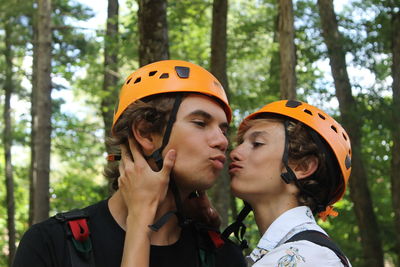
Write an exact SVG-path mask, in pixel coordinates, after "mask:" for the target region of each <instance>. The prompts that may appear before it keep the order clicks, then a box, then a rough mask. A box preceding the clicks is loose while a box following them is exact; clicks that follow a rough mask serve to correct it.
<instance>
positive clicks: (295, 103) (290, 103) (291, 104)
mask: <svg viewBox="0 0 400 267" xmlns="http://www.w3.org/2000/svg"><path fill="white" fill-rule="evenodd" d="M301 104H302V103H301V102H300V101H296V100H288V101H287V102H286V106H287V107H288V108H297V107H298V106H301Z"/></svg>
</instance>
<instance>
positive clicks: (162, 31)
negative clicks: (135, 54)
mask: <svg viewBox="0 0 400 267" xmlns="http://www.w3.org/2000/svg"><path fill="white" fill-rule="evenodd" d="M138 18H139V40H140V41H139V64H140V66H144V65H147V64H149V63H152V62H155V61H159V60H165V59H169V44H168V25H167V1H166V0H139V11H138Z"/></svg>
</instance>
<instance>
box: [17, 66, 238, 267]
mask: <svg viewBox="0 0 400 267" xmlns="http://www.w3.org/2000/svg"><path fill="white" fill-rule="evenodd" d="M230 120H231V110H230V108H229V105H228V101H227V98H226V95H225V92H224V90H223V88H222V86H221V85H220V83H219V82H218V81H217V80H216V78H215V77H214V76H212V75H211V74H210V73H209V72H208V71H206V70H205V69H203V68H201V67H199V66H197V65H194V64H191V63H188V62H184V61H177V60H166V61H160V62H156V63H153V64H149V65H147V66H145V67H142V68H141V69H139V70H137V71H136V72H134V73H132V74H131V75H130V76H129V77H128V78H127V80H126V81H125V83H124V85H123V87H122V89H121V92H120V97H119V104H118V107H117V108H116V111H115V115H114V123H113V126H112V134H113V137H112V138H111V139H110V140H109V143H110V144H112V145H114V146H115V148H116V152H117V155H114V156H113V157H110V160H113V159H119V158H121V159H122V161H120V162H118V163H117V164H115V165H114V166H111V168H109V169H108V170H106V172H105V173H106V176H107V177H109V178H111V179H114V181H113V187H114V189H118V183H119V180H120V179H121V180H122V181H123V182H121V186H122V187H125V188H126V187H127V186H129V185H130V184H127V183H126V180H127V179H126V177H130V176H132V175H137V174H140V172H141V171H160V177H163V176H165V175H163V174H165V173H170V175H169V176H168V178H169V180H168V181H165V182H168V183H169V186H168V189H167V190H166V191H165V190H159V189H158V188H157V187H156V186H155V187H151V186H150V188H147V189H148V190H136V191H135V193H134V194H132V195H127V194H122V192H121V190H117V191H116V192H115V193H114V194H113V195H112V196H111V198H109V199H107V200H104V201H102V202H100V203H97V204H94V205H92V206H89V207H87V208H85V209H83V210H81V211H83V212H84V213H85V214H83V215H79V214H77V213H76V212H75V213H72V215H71V213H67V214H64V215H63V216H56V217H57V218H50V219H48V220H46V221H44V222H42V223H39V224H37V225H34V226H32V227H31V228H30V229H29V230H28V231H27V232H26V234H25V235H24V237H23V238H22V240H21V243H20V245H19V248H18V251H17V254H16V258H15V261H14V265H13V266H14V267H20V266H52V267H53V266H105V267H106V266H107V267H110V266H120V265H121V262H122V258H124V262H123V264H126V263H128V264H129V262H136V261H135V257H136V256H137V257H140V259H144V260H145V261H146V259H147V260H148V261H149V262H141V264H142V263H143V264H144V266H146V264H149V265H150V266H157V267H162V266H178V267H179V266H245V263H244V260H243V258H242V255H241V251H240V250H239V249H238V248H236V247H235V246H234V245H233V244H231V243H230V242H229V241H227V240H222V239H220V238H219V236H218V235H216V232H215V231H212V229H209V228H208V227H207V226H205V225H203V224H201V223H197V222H194V221H193V220H191V219H190V218H189V216H188V212H187V209H186V210H185V211H184V204H185V203H187V202H190V201H191V200H190V199H189V197H190V198H193V195H194V193H193V192H197V191H204V190H206V189H208V188H210V187H211V186H212V185H213V183H214V182H215V180H216V178H217V176H218V175H219V173H220V171H221V170H222V167H223V164H224V161H225V155H224V154H225V152H226V149H227V146H228V140H227V139H226V136H225V133H226V131H227V128H228V124H229V122H230ZM167 151H169V152H168V153H166V152H167ZM121 152H122V153H121ZM119 154H120V155H119ZM138 154H140V157H142V156H143V157H144V158H146V160H147V162H148V164H149V165H150V166H151V169H145V168H143V167H142V166H141V165H140V162H141V161H140V160H143V159H142V158H140V157H138ZM164 158H165V159H166V160H165V163H164V162H163V161H164ZM133 159H135V163H133ZM143 161H144V160H143ZM173 164H174V168H173V170H172V171H171V168H172V165H173ZM135 179H136V180H137V181H139V182H140V176H135ZM133 191H134V190H133ZM154 192H156V194H159V195H160V197H159V199H158V200H157V201H156V202H152V203H147V195H146V194H154ZM131 198H134V199H135V200H138V199H139V200H140V201H142V203H143V205H142V206H141V205H131V203H137V201H134V202H132V201H130V199H131ZM140 201H139V202H140ZM182 203H183V204H182ZM142 207H146V209H143V208H142ZM190 212H191V211H190V210H189V213H190ZM200 212H201V211H195V212H194V213H200ZM191 213H193V212H191ZM175 215H176V216H175ZM82 217H84V219H83V221H82V220H80V221H79V220H77V219H81V218H82ZM64 221H66V222H64ZM71 221H73V223H71ZM86 222H87V224H88V228H89V229H87V228H86ZM147 225H149V226H150V227H147ZM143 229H145V230H143ZM89 231H90V237H89V238H88V237H87V233H88V232H89ZM126 231H127V232H129V238H138V239H140V240H143V242H148V244H149V245H151V247H150V250H149V253H148V254H146V255H143V254H140V255H135V251H140V250H136V249H135V247H133V248H132V247H130V245H129V244H130V243H129V242H128V245H127V246H126V247H125V249H124V242H125V232H126ZM127 241H129V240H127ZM123 253H124V255H123ZM132 259H133V261H132Z"/></svg>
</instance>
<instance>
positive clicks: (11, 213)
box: [3, 19, 15, 266]
mask: <svg viewBox="0 0 400 267" xmlns="http://www.w3.org/2000/svg"><path fill="white" fill-rule="evenodd" d="M10 20H11V19H10ZM4 28H5V37H4V38H5V49H4V56H5V63H6V64H5V67H6V71H5V74H6V77H5V83H4V89H5V103H4V114H3V115H4V134H3V143H4V156H5V163H6V166H5V178H6V181H5V182H6V194H7V197H6V199H7V229H8V247H9V249H8V251H9V254H8V263H9V266H11V263H12V260H13V258H14V255H15V205H14V177H13V166H12V161H11V146H12V125H11V107H10V102H11V94H12V91H13V81H12V79H13V77H12V76H13V70H12V68H13V64H12V58H13V55H12V47H11V38H12V37H11V32H12V26H11V23H10V21H9V22H6V24H5V27H4Z"/></svg>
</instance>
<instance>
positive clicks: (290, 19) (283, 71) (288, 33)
mask: <svg viewBox="0 0 400 267" xmlns="http://www.w3.org/2000/svg"><path fill="white" fill-rule="evenodd" d="M278 5H279V15H278V17H279V24H278V25H279V26H278V27H279V35H278V36H279V54H280V92H281V98H282V99H296V73H295V67H296V54H295V53H296V49H295V46H294V16H293V3H292V1H291V0H279V1H278Z"/></svg>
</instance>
